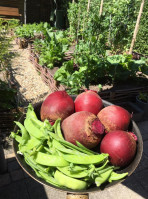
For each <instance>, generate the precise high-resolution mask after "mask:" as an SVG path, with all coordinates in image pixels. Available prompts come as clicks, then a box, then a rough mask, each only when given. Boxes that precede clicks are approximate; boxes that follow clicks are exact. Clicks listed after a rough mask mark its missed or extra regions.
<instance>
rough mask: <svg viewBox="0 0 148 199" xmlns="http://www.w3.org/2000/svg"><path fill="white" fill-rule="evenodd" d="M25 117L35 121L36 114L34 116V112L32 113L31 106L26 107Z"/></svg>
mask: <svg viewBox="0 0 148 199" xmlns="http://www.w3.org/2000/svg"><path fill="white" fill-rule="evenodd" d="M26 117H28V118H35V119H37V116H36V114H35V112H34V108H33V106H32V104H29V105H28V109H27V113H26Z"/></svg>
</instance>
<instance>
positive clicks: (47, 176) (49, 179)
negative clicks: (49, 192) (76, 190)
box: [39, 171, 63, 187]
mask: <svg viewBox="0 0 148 199" xmlns="http://www.w3.org/2000/svg"><path fill="white" fill-rule="evenodd" d="M39 174H40V175H41V176H42V178H43V179H44V180H45V181H46V182H48V183H50V184H52V185H54V186H56V187H63V186H61V185H60V184H59V183H58V182H57V180H56V179H55V178H53V177H52V176H51V175H50V174H49V173H48V174H47V173H44V172H42V171H39Z"/></svg>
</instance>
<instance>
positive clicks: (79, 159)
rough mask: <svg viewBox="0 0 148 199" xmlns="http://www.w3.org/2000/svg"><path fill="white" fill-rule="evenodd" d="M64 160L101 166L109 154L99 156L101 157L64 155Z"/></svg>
mask: <svg viewBox="0 0 148 199" xmlns="http://www.w3.org/2000/svg"><path fill="white" fill-rule="evenodd" d="M63 158H64V159H65V160H66V161H68V162H72V163H75V164H100V163H101V162H103V161H104V160H105V159H106V158H108V154H103V153H102V154H99V155H79V156H78V155H63Z"/></svg>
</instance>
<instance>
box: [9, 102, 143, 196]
mask: <svg viewBox="0 0 148 199" xmlns="http://www.w3.org/2000/svg"><path fill="white" fill-rule="evenodd" d="M41 104H42V103H38V104H37V105H36V106H34V109H35V112H36V114H37V116H38V118H40V107H41ZM103 104H104V106H105V107H106V106H110V105H112V104H111V103H110V102H107V101H105V100H103ZM24 119H25V115H22V117H21V118H20V120H19V121H20V122H21V123H24ZM17 130H18V127H17V126H15V128H14V132H17ZM129 131H133V132H134V133H135V134H136V136H137V138H138V142H137V152H136V155H135V158H134V159H133V161H132V162H131V164H130V165H128V166H127V167H125V168H123V169H121V170H119V173H123V172H128V176H127V177H126V178H128V177H129V176H130V175H131V174H132V173H133V172H134V171H135V169H136V168H137V166H138V164H139V162H140V160H141V157H142V152H143V141H142V136H141V133H140V130H139V128H138V126H137V125H136V123H135V122H134V121H133V120H131V123H130V125H129ZM13 149H14V153H15V156H16V159H17V161H18V163H19V164H20V166H21V167H22V168H23V170H24V171H25V172H26V173H27V174H28V175H29V176H30V177H32V178H33V179H34V180H36V181H37V182H39V183H41V184H43V185H47V186H49V187H51V188H54V189H57V190H61V191H64V192H70V193H75V194H88V193H90V192H98V191H101V190H103V189H107V188H109V187H111V186H114V185H116V184H118V183H121V182H123V181H124V180H125V179H126V178H125V179H122V180H118V181H115V182H112V183H106V184H104V185H103V186H101V187H96V186H91V187H89V188H88V189H87V190H82V191H75V190H71V189H68V188H64V189H63V188H59V187H56V186H53V185H51V184H50V183H47V182H46V181H45V180H43V179H41V178H39V177H38V176H37V175H36V174H35V172H34V170H33V169H32V168H31V167H30V166H29V165H27V163H26V162H25V160H24V157H23V156H22V155H20V154H17V151H18V142H16V141H15V139H13Z"/></svg>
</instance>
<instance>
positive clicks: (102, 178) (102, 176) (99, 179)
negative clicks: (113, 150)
mask: <svg viewBox="0 0 148 199" xmlns="http://www.w3.org/2000/svg"><path fill="white" fill-rule="evenodd" d="M112 171H113V169H109V170H108V171H106V172H104V173H102V174H100V175H99V176H98V177H96V178H95V183H96V186H97V187H99V186H100V185H101V184H103V183H105V182H106V181H107V180H108V179H109V177H110V175H111V173H112Z"/></svg>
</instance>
